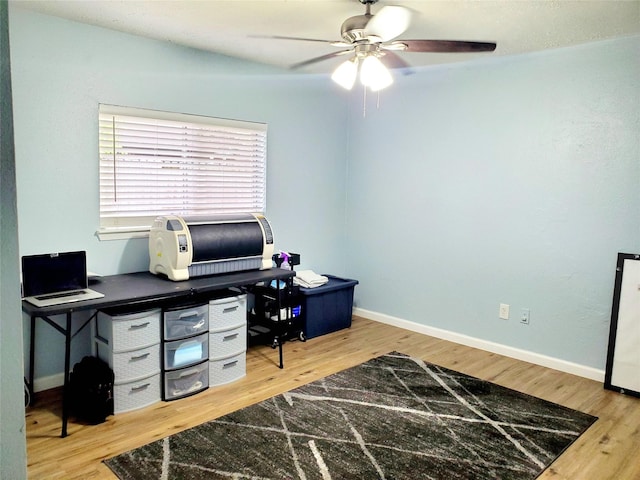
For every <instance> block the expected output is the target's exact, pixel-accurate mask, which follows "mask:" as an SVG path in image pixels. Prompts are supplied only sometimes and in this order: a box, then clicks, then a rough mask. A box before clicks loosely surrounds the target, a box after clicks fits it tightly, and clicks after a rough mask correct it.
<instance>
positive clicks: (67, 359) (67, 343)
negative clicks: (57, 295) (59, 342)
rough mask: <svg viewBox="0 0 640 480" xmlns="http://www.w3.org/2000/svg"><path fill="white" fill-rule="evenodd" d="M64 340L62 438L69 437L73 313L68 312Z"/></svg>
mask: <svg viewBox="0 0 640 480" xmlns="http://www.w3.org/2000/svg"><path fill="white" fill-rule="evenodd" d="M64 336H65V339H64V386H63V387H62V433H61V434H60V436H61V437H62V438H64V437H66V436H67V420H68V418H69V366H70V363H71V312H67V328H66V331H65V334H64Z"/></svg>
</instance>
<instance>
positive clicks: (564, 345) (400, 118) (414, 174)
mask: <svg viewBox="0 0 640 480" xmlns="http://www.w3.org/2000/svg"><path fill="white" fill-rule="evenodd" d="M638 78H640V37H635V38H628V39H620V40H615V41H605V42H601V43H594V44H590V45H586V46H581V47H575V48H567V49H562V50H552V51H546V52H542V53H537V54H530V55H523V56H519V57H511V58H510V57H507V58H497V59H483V60H480V61H477V62H474V63H471V64H466V65H457V66H444V67H437V68H428V69H424V70H422V71H420V72H419V73H417V74H416V75H412V76H407V77H401V78H399V79H397V83H396V85H394V86H393V87H392V88H389V89H388V90H385V91H384V92H383V93H381V95H380V100H379V101H380V107H379V109H376V107H375V101H376V100H377V99H376V98H374V97H372V96H369V97H368V102H367V111H366V117H365V118H363V115H362V110H363V101H362V96H361V95H355V96H354V97H353V99H352V103H351V117H350V123H349V132H350V151H349V159H348V172H349V173H348V181H347V192H348V201H347V205H348V207H347V212H348V214H347V237H348V238H349V242H348V246H349V248H348V259H349V266H348V271H349V274H350V275H353V276H354V277H355V278H358V279H360V285H359V286H358V287H357V288H356V305H357V306H358V307H361V308H364V309H367V310H371V311H374V312H378V313H383V314H386V315H391V316H394V317H398V318H401V319H405V320H410V321H412V322H417V323H419V324H424V325H428V326H432V327H437V328H441V329H446V330H450V331H453V332H456V333H461V334H464V335H468V336H471V337H474V338H479V339H483V340H488V341H492V342H497V343H500V344H504V345H509V346H512V347H515V348H521V349H524V350H527V351H531V352H535V353H539V354H543V355H549V356H552V357H555V358H559V359H563V360H567V361H571V362H576V363H578V364H582V365H586V366H591V367H595V368H598V369H604V366H605V357H606V348H607V340H608V334H609V319H610V315H611V303H612V295H613V281H614V275H615V264H616V255H617V253H618V252H630V253H637V252H639V251H640V215H639V214H638V212H639V211H640V88H639V87H638ZM500 303H507V304H510V306H511V319H510V320H508V321H506V322H505V321H504V320H500V319H499V318H498V305H499V304H500ZM522 308H529V309H530V311H531V323H530V325H528V326H524V325H521V324H520V323H519V316H520V311H521V309H522Z"/></svg>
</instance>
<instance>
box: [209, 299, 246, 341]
mask: <svg viewBox="0 0 640 480" xmlns="http://www.w3.org/2000/svg"><path fill="white" fill-rule="evenodd" d="M246 323H247V296H246V295H238V296H235V297H225V298H219V299H217V300H211V301H210V302H209V330H210V331H212V332H214V331H216V330H226V329H229V328H233V327H237V326H240V325H245V324H246Z"/></svg>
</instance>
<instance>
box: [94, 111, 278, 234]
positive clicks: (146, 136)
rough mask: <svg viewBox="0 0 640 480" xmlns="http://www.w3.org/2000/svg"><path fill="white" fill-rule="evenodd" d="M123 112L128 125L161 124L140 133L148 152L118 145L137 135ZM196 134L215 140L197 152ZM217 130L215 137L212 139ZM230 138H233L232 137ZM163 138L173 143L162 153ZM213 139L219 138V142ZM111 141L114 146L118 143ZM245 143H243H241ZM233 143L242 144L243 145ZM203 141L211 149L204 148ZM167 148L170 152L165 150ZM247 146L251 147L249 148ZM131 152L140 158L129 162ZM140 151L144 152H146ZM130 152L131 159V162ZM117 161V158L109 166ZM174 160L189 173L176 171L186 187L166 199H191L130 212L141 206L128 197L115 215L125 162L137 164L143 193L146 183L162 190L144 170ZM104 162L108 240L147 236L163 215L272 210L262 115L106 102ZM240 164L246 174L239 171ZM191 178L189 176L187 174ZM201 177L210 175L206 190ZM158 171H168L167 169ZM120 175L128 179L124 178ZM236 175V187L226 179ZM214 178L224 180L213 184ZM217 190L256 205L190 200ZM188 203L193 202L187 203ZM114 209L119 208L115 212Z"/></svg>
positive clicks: (101, 177)
mask: <svg viewBox="0 0 640 480" xmlns="http://www.w3.org/2000/svg"><path fill="white" fill-rule="evenodd" d="M116 119H119V120H120V121H122V122H124V124H125V125H127V126H129V125H133V123H127V121H129V122H137V121H146V122H148V123H145V125H144V126H145V127H149V126H151V127H150V128H153V127H154V126H155V127H156V128H157V130H158V131H159V132H160V133H158V132H155V133H156V134H157V137H154V136H153V132H151V131H150V130H149V129H145V131H144V132H143V135H142V137H136V141H137V140H138V138H143V141H144V142H147V143H144V144H143V145H144V147H143V150H144V153H142V154H140V155H138V154H133V153H130V151H133V150H134V148H133V147H132V146H131V145H126V146H118V147H116V146H115V145H116V143H117V142H118V140H117V138H118V135H120V138H121V139H126V141H130V138H131V137H130V136H128V135H126V134H125V132H127V130H126V129H116V123H115V122H116V121H117V120H116ZM108 122H112V127H109V126H108ZM154 122H155V123H154ZM165 127H166V128H168V129H169V130H170V131H171V132H170V134H167V133H166V132H163V131H161V130H163V129H164V128H165ZM114 129H115V130H114ZM136 132H138V130H136ZM194 132H195V133H194ZM114 134H115V135H114ZM203 135H204V137H203ZM208 135H211V136H208ZM215 135H222V136H223V137H225V139H223V140H220V139H219V137H215ZM168 137H171V140H170V141H168V140H167V138H168ZM196 137H197V139H198V140H201V139H202V138H206V139H207V140H208V141H207V142H206V143H207V144H208V145H207V146H206V147H200V146H198V147H197V148H198V151H197V152H196V151H195V150H194V149H195V148H196V147H193V143H190V142H192V141H193V139H194V138H196ZM214 137H215V140H210V139H211V138H214ZM226 137H228V138H229V139H228V140H227V139H226ZM236 137H238V138H240V139H241V140H238V138H236ZM159 138H160V139H163V140H164V141H165V142H169V148H166V147H163V148H162V149H161V150H162V151H161V152H160V153H155V151H154V147H153V146H152V143H153V141H152V139H155V140H156V145H158V144H159V142H157V139H159ZM176 139H177V140H176ZM227 142H228V143H227ZM119 144H120V145H124V144H123V143H122V142H119ZM211 144H215V145H214V146H212V145H211ZM111 145H114V146H113V147H111ZM239 145H240V149H238V148H237V147H238V146H239ZM247 145H248V148H247ZM231 147H236V149H233V148H231ZM203 148H204V149H205V150H204V154H203V150H202V149H203ZM135 150H136V152H139V151H140V149H139V148H137V147H136V148H135ZM167 151H168V152H169V154H167V153H164V152H167ZM236 152H239V153H236ZM247 152H249V153H248V154H247ZM127 155H131V159H132V161H131V162H130V163H128V164H127V163H126V156H127ZM139 156H140V157H141V158H138V157H139ZM206 156H209V158H208V159H207V160H205V161H203V160H202V159H203V158H205V157H206ZM123 159H124V160H125V161H124V162H123ZM110 163H112V164H113V165H112V166H109V164H110ZM145 163H148V166H145ZM169 163H170V164H171V165H170V166H171V168H172V169H173V170H175V169H178V170H179V171H180V172H182V173H180V175H173V177H178V178H181V180H175V178H174V180H175V182H176V184H180V188H179V189H178V190H175V189H174V190H171V188H173V187H166V188H167V192H166V193H165V196H164V197H161V198H168V197H170V196H173V197H175V198H178V197H180V196H182V198H181V200H179V203H182V204H183V207H182V208H180V207H179V206H176V205H174V206H170V207H169V208H168V209H164V210H158V211H153V210H152V209H148V210H146V211H144V212H142V214H140V213H137V214H132V213H131V214H127V210H129V211H132V210H134V209H136V207H137V206H138V201H137V200H130V201H129V202H127V201H125V202H123V203H122V205H121V206H119V213H120V214H117V213H118V212H115V213H116V214H115V215H114V214H113V213H114V212H113V209H114V208H115V210H118V207H115V204H114V202H117V200H114V198H117V189H118V188H123V187H122V184H123V183H124V180H122V179H121V178H122V177H118V173H117V171H116V170H117V169H122V168H125V167H123V166H132V167H133V168H132V170H131V171H132V172H135V173H133V174H132V175H133V176H135V182H138V183H137V184H136V185H135V186H134V187H133V188H137V189H139V191H138V190H136V192H135V193H134V194H132V195H134V196H135V195H136V194H138V195H143V194H144V190H145V188H146V189H147V192H148V191H149V190H154V194H155V189H150V185H149V182H148V180H144V177H143V175H144V176H149V175H151V174H152V172H160V173H164V169H165V168H168V164H169ZM214 163H215V164H214ZM216 164H217V165H216ZM229 165H231V166H229ZM117 167H118V168H117ZM98 169H99V174H98V181H99V186H98V191H99V197H100V198H99V228H98V230H97V232H96V235H97V236H98V238H99V239H100V240H111V239H114V240H115V239H126V238H137V237H146V236H148V234H149V229H150V227H151V224H152V222H153V220H154V219H155V218H156V217H157V216H158V215H179V216H193V215H203V216H206V215H220V214H225V213H229V214H236V213H260V214H265V210H266V202H267V201H266V193H267V192H266V190H267V185H266V181H267V125H266V124H265V123H259V122H249V121H243V120H232V119H225V118H216V117H208V116H203V115H193V114H184V113H175V112H166V111H159V110H150V109H142V108H135V107H123V106H117V105H109V104H99V108H98ZM239 171H241V172H242V173H238V172H239ZM196 172H197V173H196ZM203 172H205V173H203ZM183 177H184V179H182V178H183ZM195 177H197V178H198V181H199V182H200V179H202V178H204V180H205V182H208V183H206V185H205V186H206V187H207V188H206V189H201V188H200V189H198V190H201V191H200V193H197V192H195V191H194V190H195V187H194V185H193V184H192V183H189V181H190V180H189V179H191V180H193V179H194V178H195ZM157 178H164V177H161V176H159V177H157ZM119 179H120V185H118V180H119ZM231 179H234V180H233V181H234V182H235V184H234V186H233V187H231V188H230V187H228V186H226V184H224V182H225V181H227V182H229V181H232V180H231ZM163 183H166V182H163ZM213 183H216V184H221V185H219V186H212V184H213ZM143 184H144V185H143ZM230 190H235V192H234V193H233V194H231V195H229V191H230ZM239 192H240V193H239ZM216 194H217V195H219V196H223V197H224V196H225V195H228V197H227V198H228V199H230V200H233V199H235V200H237V201H238V202H240V203H246V204H247V205H248V204H251V209H249V210H245V209H244V208H243V209H240V208H236V207H234V206H232V205H229V203H228V202H225V206H224V207H223V206H220V207H219V208H217V209H216V208H215V207H214V205H212V204H211V203H209V207H213V208H210V209H206V210H201V209H199V208H196V207H193V206H192V204H191V203H190V202H191V201H193V200H195V199H199V198H206V197H211V196H215V195H216ZM147 196H148V193H147ZM109 197H111V198H109ZM155 201H157V199H151V200H144V201H143V200H141V201H140V204H142V203H145V202H147V203H148V205H145V206H144V207H145V208H149V207H151V205H152V203H153V202H155ZM208 201H209V202H212V199H211V198H209V199H208ZM177 202H178V201H177ZM186 205H189V206H188V207H187V206H186ZM244 206H246V205H244ZM244 206H243V207H244ZM174 207H175V208H174ZM255 207H257V208H255ZM141 208H142V207H141ZM194 208H195V209H196V210H197V213H196V212H195V211H194ZM107 209H111V210H112V211H107Z"/></svg>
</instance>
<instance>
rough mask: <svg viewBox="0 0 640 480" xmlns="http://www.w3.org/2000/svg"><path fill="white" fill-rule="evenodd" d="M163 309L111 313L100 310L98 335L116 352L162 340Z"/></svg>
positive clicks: (97, 320)
mask: <svg viewBox="0 0 640 480" xmlns="http://www.w3.org/2000/svg"><path fill="white" fill-rule="evenodd" d="M160 315H161V310H160V309H159V308H158V309H154V310H146V311H144V312H135V313H124V314H121V315H120V314H118V315H111V314H109V313H105V312H98V317H97V319H96V335H97V337H98V338H99V339H100V340H102V341H103V342H104V343H106V344H107V345H108V346H109V347H111V350H112V351H113V352H114V353H117V352H127V351H130V350H136V349H138V348H142V347H148V346H149V345H154V344H156V343H159V342H160Z"/></svg>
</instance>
